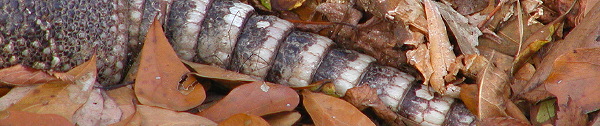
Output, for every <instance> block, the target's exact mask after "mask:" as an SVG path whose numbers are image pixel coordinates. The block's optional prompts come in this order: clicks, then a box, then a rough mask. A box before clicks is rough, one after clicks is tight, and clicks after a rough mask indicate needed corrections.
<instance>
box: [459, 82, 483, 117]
mask: <svg viewBox="0 0 600 126" xmlns="http://www.w3.org/2000/svg"><path fill="white" fill-rule="evenodd" d="M477 86H478V85H477V84H462V85H460V100H462V101H463V103H464V104H465V107H467V109H469V111H471V113H473V114H475V116H479V115H478V114H479V109H477V107H478V106H479V87H477Z"/></svg>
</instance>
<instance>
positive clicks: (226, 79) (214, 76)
mask: <svg viewBox="0 0 600 126" xmlns="http://www.w3.org/2000/svg"><path fill="white" fill-rule="evenodd" d="M181 61H182V62H183V63H184V64H185V65H187V66H189V67H190V68H192V70H194V72H196V73H194V75H196V76H199V77H201V78H208V79H211V80H213V81H215V82H217V83H219V84H222V85H225V86H227V87H230V88H234V87H237V86H239V85H241V84H245V83H249V82H252V81H256V79H254V78H252V77H250V76H248V75H246V74H241V73H238V72H233V71H229V70H226V69H223V68H220V67H215V66H211V65H205V64H199V63H194V62H190V61H185V60H181Z"/></svg>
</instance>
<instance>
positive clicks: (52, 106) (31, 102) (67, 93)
mask: <svg viewBox="0 0 600 126" xmlns="http://www.w3.org/2000/svg"><path fill="white" fill-rule="evenodd" d="M65 75H68V76H72V77H73V81H72V82H65V81H60V82H56V83H54V82H53V83H46V84H42V85H39V86H36V87H35V89H33V91H31V92H29V94H27V96H25V97H23V98H22V99H21V100H20V101H19V102H17V103H16V104H14V105H12V106H11V107H9V108H8V109H7V110H15V111H25V112H31V113H37V114H56V115H60V116H62V117H64V118H66V119H68V120H69V121H72V119H73V115H74V114H75V111H77V110H78V109H79V108H80V107H81V106H82V105H83V104H84V103H86V101H87V100H88V98H89V96H90V93H91V91H92V88H93V85H94V84H95V81H96V76H97V74H96V57H95V56H92V58H91V59H90V60H89V61H87V62H85V63H83V64H81V65H79V66H77V67H75V68H73V69H72V70H71V71H69V72H67V73H66V74H65Z"/></svg>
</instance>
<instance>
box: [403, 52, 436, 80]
mask: <svg viewBox="0 0 600 126" xmlns="http://www.w3.org/2000/svg"><path fill="white" fill-rule="evenodd" d="M415 46H416V49H414V50H409V51H408V52H406V57H407V58H408V59H410V60H408V63H410V64H411V65H414V66H415V67H416V68H417V69H418V70H419V71H420V72H421V75H422V76H423V84H425V85H428V84H429V79H430V78H431V74H433V67H432V66H431V62H430V59H431V56H430V55H429V50H428V49H427V45H425V44H423V43H420V44H417V45H415Z"/></svg>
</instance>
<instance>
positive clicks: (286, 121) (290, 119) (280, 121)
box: [263, 111, 302, 126]
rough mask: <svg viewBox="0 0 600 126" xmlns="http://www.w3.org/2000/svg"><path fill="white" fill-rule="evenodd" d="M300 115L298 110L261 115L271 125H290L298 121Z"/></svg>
mask: <svg viewBox="0 0 600 126" xmlns="http://www.w3.org/2000/svg"><path fill="white" fill-rule="evenodd" d="M300 117H302V115H300V112H295V111H287V112H280V113H275V114H270V115H265V116H263V118H264V119H265V120H267V122H269V125H271V126H291V125H294V124H295V123H296V122H298V121H299V120H300Z"/></svg>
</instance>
